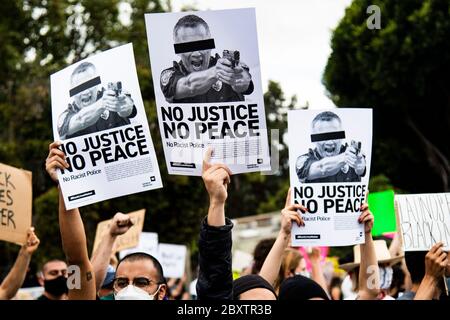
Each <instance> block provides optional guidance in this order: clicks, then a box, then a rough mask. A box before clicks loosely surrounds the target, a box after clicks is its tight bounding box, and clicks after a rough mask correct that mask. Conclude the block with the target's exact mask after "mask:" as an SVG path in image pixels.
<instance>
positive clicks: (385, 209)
mask: <svg viewBox="0 0 450 320" xmlns="http://www.w3.org/2000/svg"><path fill="white" fill-rule="evenodd" d="M368 203H369V208H370V211H371V212H372V213H373V216H374V218H375V222H374V224H373V229H372V235H374V236H380V235H384V234H386V233H389V232H395V231H396V230H397V229H396V223H395V210H394V190H386V191H382V192H372V193H369V199H368Z"/></svg>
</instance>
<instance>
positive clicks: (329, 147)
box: [312, 119, 342, 158]
mask: <svg viewBox="0 0 450 320" xmlns="http://www.w3.org/2000/svg"><path fill="white" fill-rule="evenodd" d="M334 131H342V125H341V122H340V121H339V120H338V119H331V120H329V121H323V120H319V121H317V122H315V123H314V124H313V127H312V134H319V133H328V132H334ZM315 144H316V148H317V151H318V152H319V154H320V155H321V156H322V157H323V158H324V157H332V156H336V155H338V154H339V152H340V151H341V146H342V139H336V140H324V141H317V142H315Z"/></svg>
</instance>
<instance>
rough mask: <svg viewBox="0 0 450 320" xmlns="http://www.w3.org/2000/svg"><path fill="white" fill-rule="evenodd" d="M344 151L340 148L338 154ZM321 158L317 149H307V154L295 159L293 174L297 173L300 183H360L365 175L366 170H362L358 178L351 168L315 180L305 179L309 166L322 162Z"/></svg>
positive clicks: (343, 148)
mask: <svg viewBox="0 0 450 320" xmlns="http://www.w3.org/2000/svg"><path fill="white" fill-rule="evenodd" d="M345 149H346V146H341V150H340V152H339V154H341V153H344V152H345ZM322 159H323V157H322V156H321V155H320V154H319V152H318V151H317V148H315V149H314V150H313V149H309V151H308V153H306V154H304V155H301V156H299V157H298V158H297V162H296V164H295V172H296V173H297V176H298V179H299V180H300V182H302V183H322V182H360V181H361V177H363V176H364V175H365V174H366V170H365V169H364V172H363V174H362V175H361V176H359V175H358V174H357V173H356V172H355V169H353V168H352V167H348V168H347V169H348V170H347V171H343V170H339V172H338V173H336V174H334V175H332V176H327V177H323V178H317V179H311V180H310V179H307V177H308V175H309V169H310V168H311V164H313V163H314V162H316V161H319V160H322Z"/></svg>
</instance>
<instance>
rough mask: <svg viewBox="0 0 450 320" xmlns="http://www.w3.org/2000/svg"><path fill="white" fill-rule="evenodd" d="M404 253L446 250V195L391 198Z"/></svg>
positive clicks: (449, 244) (449, 222) (449, 199)
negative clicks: (436, 246)
mask: <svg viewBox="0 0 450 320" xmlns="http://www.w3.org/2000/svg"><path fill="white" fill-rule="evenodd" d="M395 202H396V209H397V214H398V217H399V220H400V227H401V231H402V238H403V245H404V250H405V251H428V250H430V248H431V247H432V246H433V245H434V244H435V243H437V242H440V241H441V242H443V243H444V250H447V251H448V250H450V193H424V194H406V195H403V194H401V195H399V194H396V195H395Z"/></svg>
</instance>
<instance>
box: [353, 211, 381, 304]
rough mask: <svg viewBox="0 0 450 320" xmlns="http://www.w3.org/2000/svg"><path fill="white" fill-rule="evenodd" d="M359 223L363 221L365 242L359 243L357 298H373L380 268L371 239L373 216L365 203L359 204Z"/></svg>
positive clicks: (376, 291)
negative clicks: (359, 260)
mask: <svg viewBox="0 0 450 320" xmlns="http://www.w3.org/2000/svg"><path fill="white" fill-rule="evenodd" d="M361 211H362V213H361V215H360V216H359V218H358V222H359V223H364V233H365V239H366V241H365V243H363V244H361V245H360V249H361V264H360V267H359V290H358V299H359V300H374V299H376V298H377V296H378V294H379V292H380V269H379V267H378V260H377V256H376V254H375V246H374V244H373V239H372V228H373V221H374V217H373V215H372V213H371V212H370V211H369V206H368V205H367V204H366V203H365V204H363V205H362V206H361Z"/></svg>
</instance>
